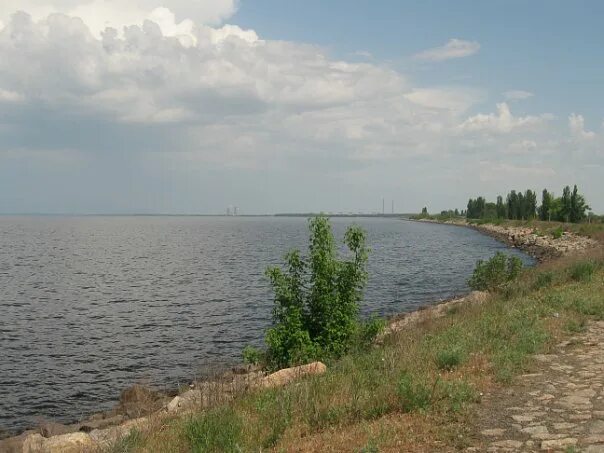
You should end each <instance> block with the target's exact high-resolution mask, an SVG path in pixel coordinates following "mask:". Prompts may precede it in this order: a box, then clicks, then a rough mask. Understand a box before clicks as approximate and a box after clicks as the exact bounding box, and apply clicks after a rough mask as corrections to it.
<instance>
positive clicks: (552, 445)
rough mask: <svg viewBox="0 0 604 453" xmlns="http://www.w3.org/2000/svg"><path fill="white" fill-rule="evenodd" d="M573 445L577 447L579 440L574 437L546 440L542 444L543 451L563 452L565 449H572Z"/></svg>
mask: <svg viewBox="0 0 604 453" xmlns="http://www.w3.org/2000/svg"><path fill="white" fill-rule="evenodd" d="M573 445H577V439H575V438H574V437H566V438H564V439H552V440H544V441H543V442H541V450H561V449H563V448H565V447H571V446H573Z"/></svg>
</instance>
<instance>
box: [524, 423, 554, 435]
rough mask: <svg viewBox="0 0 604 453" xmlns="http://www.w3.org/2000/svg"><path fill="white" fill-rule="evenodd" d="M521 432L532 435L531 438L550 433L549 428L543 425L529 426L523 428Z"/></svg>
mask: <svg viewBox="0 0 604 453" xmlns="http://www.w3.org/2000/svg"><path fill="white" fill-rule="evenodd" d="M520 431H522V432H523V433H524V434H530V435H531V436H532V435H534V434H543V433H547V432H548V431H547V427H545V426H542V425H537V426H527V427H526V428H522V429H521V430H520Z"/></svg>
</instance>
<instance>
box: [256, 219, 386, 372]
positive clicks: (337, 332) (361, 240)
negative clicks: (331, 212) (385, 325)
mask: <svg viewBox="0 0 604 453" xmlns="http://www.w3.org/2000/svg"><path fill="white" fill-rule="evenodd" d="M309 228H310V247H309V255H308V257H303V256H302V255H301V254H300V251H299V250H293V251H291V252H289V253H288V254H287V255H286V256H285V261H286V265H285V267H284V268H280V267H270V268H269V269H267V271H266V274H267V276H268V277H269V279H270V282H271V285H272V287H273V291H274V294H275V305H274V309H273V326H272V327H271V328H270V329H268V331H267V332H266V344H267V346H268V350H267V360H268V364H269V365H270V366H271V367H275V368H277V367H284V366H291V365H296V364H300V363H305V362H309V361H312V360H324V359H325V358H329V357H341V356H342V355H343V354H345V353H346V352H347V351H348V350H349V349H350V348H351V346H352V343H353V339H354V338H355V336H356V337H357V338H358V337H360V338H362V339H363V341H367V336H368V335H369V336H372V335H373V336H375V334H376V333H378V330H379V326H378V325H377V324H375V323H373V324H372V323H369V324H367V325H366V326H365V327H363V326H362V325H361V324H360V323H359V319H358V318H359V302H360V301H361V299H362V297H363V289H364V287H365V283H366V281H367V272H366V270H365V267H366V263H367V247H366V245H365V232H364V231H363V230H362V229H361V228H360V227H358V226H351V227H349V228H348V230H347V231H346V233H345V235H344V244H345V245H346V247H347V248H348V251H349V256H348V257H346V258H344V259H338V256H337V251H336V243H335V240H334V236H333V232H332V229H331V225H330V223H329V220H328V219H327V218H326V217H322V216H319V217H315V218H312V219H311V220H310V221H309Z"/></svg>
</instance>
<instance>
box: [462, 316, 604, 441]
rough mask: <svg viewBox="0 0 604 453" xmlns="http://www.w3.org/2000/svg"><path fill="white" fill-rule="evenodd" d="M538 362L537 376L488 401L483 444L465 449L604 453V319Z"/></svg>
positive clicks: (482, 416)
mask: <svg viewBox="0 0 604 453" xmlns="http://www.w3.org/2000/svg"><path fill="white" fill-rule="evenodd" d="M535 359H536V361H537V365H536V366H535V372H534V373H531V374H526V375H523V376H521V377H520V378H518V380H517V382H516V383H514V384H513V385H512V386H511V387H508V388H504V389H502V390H499V391H496V392H493V393H492V394H489V395H485V396H484V397H483V401H482V404H481V408H480V411H479V417H478V426H477V430H478V438H479V439H480V443H479V444H478V445H476V446H474V447H471V448H468V449H467V450H466V451H488V452H491V451H492V452H500V451H522V452H531V451H535V452H537V451H563V452H569V453H570V452H586V453H604V321H600V322H593V323H591V324H589V325H588V328H587V330H586V331H585V332H583V333H581V334H578V335H576V336H575V337H573V338H572V339H571V341H565V342H563V343H560V344H559V345H557V347H556V348H555V350H553V351H552V353H551V354H548V355H538V356H535Z"/></svg>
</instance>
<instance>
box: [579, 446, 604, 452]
mask: <svg viewBox="0 0 604 453" xmlns="http://www.w3.org/2000/svg"><path fill="white" fill-rule="evenodd" d="M584 451H585V453H604V445H590V446H589V447H587V448H586V449H585V450H584Z"/></svg>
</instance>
